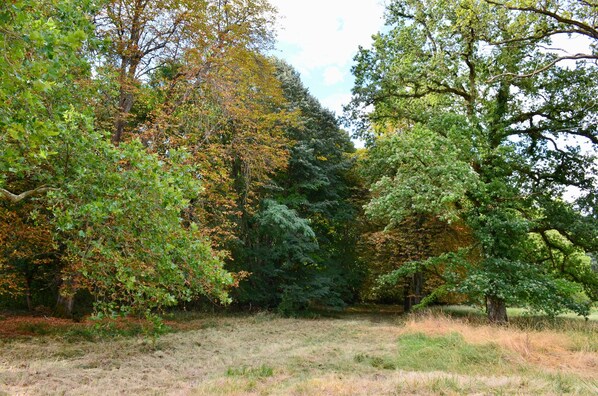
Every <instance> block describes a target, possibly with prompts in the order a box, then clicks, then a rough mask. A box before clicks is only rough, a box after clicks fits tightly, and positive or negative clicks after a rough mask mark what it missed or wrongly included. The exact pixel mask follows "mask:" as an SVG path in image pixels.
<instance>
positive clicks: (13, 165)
mask: <svg viewBox="0 0 598 396" xmlns="http://www.w3.org/2000/svg"><path fill="white" fill-rule="evenodd" d="M95 12H96V10H95V9H94V8H93V7H92V3H91V2H77V3H74V2H71V1H47V2H46V1H42V2H32V1H27V0H23V1H16V2H12V4H6V5H4V4H3V5H2V6H0V29H1V30H2V33H3V34H2V37H1V38H0V44H1V45H2V47H3V48H4V49H5V50H6V51H5V54H4V56H3V57H2V59H1V60H0V75H1V76H2V78H1V79H0V98H1V99H2V101H1V103H0V115H1V118H0V127H1V134H0V144H2V148H3V149H2V151H1V152H0V171H1V173H0V188H1V190H0V199H1V201H0V213H1V214H2V215H3V218H2V221H0V232H1V233H2V235H0V246H1V248H0V253H1V255H0V271H1V272H2V274H3V275H4V274H8V275H10V279H9V280H11V282H10V283H9V285H8V286H10V287H11V288H12V289H10V290H9V291H14V292H16V293H21V292H22V291H23V290H24V291H25V293H26V296H27V298H28V302H29V303H30V301H31V298H30V297H31V292H32V287H31V285H32V281H33V280H35V279H36V277H37V275H39V274H40V273H42V272H43V271H44V269H47V268H49V267H50V265H47V264H49V262H48V261H49V260H51V264H52V265H53V268H52V277H53V278H54V279H58V280H60V282H59V283H60V286H59V287H60V294H59V297H58V301H59V302H63V303H64V305H65V308H66V311H71V309H72V306H73V297H74V295H75V293H76V292H77V291H79V290H88V291H89V292H90V293H91V294H92V295H93V296H94V297H95V298H96V309H97V310H98V311H99V312H101V313H103V314H127V313H136V314H145V315H148V316H149V317H152V315H154V314H155V313H156V311H158V310H159V309H160V308H162V307H165V306H171V305H175V304H176V303H177V302H178V301H181V300H189V299H191V298H193V297H195V296H197V295H206V296H209V297H210V298H214V299H218V300H220V301H223V302H226V301H227V294H226V292H227V289H228V287H229V286H230V285H231V284H232V283H233V280H232V278H231V276H230V274H228V273H227V272H226V271H224V270H223V268H222V267H223V263H222V260H221V258H220V257H219V256H218V255H217V254H215V253H214V252H213V251H212V250H211V248H210V243H209V241H206V239H205V238H204V237H203V236H202V235H200V233H199V231H198V228H199V227H198V225H197V223H196V222H195V221H193V220H188V219H187V221H185V219H183V214H184V213H185V212H186V211H187V210H188V209H189V207H190V199H191V198H193V197H194V196H196V195H197V194H198V191H199V190H200V185H199V181H198V177H197V175H198V170H197V169H196V168H194V167H193V166H189V165H188V164H187V163H186V154H185V152H184V150H174V149H173V150H172V151H171V155H170V156H169V157H168V159H163V160H160V159H159V158H157V156H155V155H152V154H149V153H148V152H147V150H146V149H145V148H144V147H143V146H142V145H141V143H139V141H132V142H127V143H123V144H122V145H121V147H120V148H117V147H114V146H113V145H112V144H111V143H110V142H109V139H108V136H107V135H106V134H105V133H103V132H101V131H100V130H98V129H97V126H96V125H95V124H94V121H95V120H94V117H93V110H92V109H91V108H90V103H92V100H91V98H92V96H93V93H94V87H95V85H94V84H93V83H92V80H91V67H90V66H89V63H88V59H87V57H88V56H90V52H88V51H91V49H92V48H93V45H94V42H93V41H92V40H91V39H88V37H91V33H92V31H93V29H92V26H91V25H90V23H89V20H90V16H91V15H93V14H95ZM11 219H14V221H10V220H11ZM9 221H10V222H9ZM16 235H18V236H19V238H15V236H16ZM3 281H4V279H3ZM23 285H25V287H23ZM3 292H4V290H3ZM67 313H70V312H67Z"/></svg>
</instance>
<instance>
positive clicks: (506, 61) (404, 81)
mask: <svg viewBox="0 0 598 396" xmlns="http://www.w3.org/2000/svg"><path fill="white" fill-rule="evenodd" d="M513 4H515V3H507V5H506V6H504V7H498V6H496V5H494V4H492V3H491V2H485V1H470V0H465V1H457V2H445V1H436V0H430V1H425V2H419V1H418V2H416V1H409V0H403V1H393V2H391V3H390V4H389V6H388V8H387V30H385V31H384V32H383V33H379V34H377V35H376V36H375V37H374V42H373V45H372V48H371V49H361V50H360V52H359V53H358V55H357V57H356V62H357V64H356V66H355V68H354V74H355V77H356V85H355V88H354V90H353V100H352V103H351V105H350V106H349V107H348V110H349V111H350V112H351V115H352V116H353V117H354V119H355V120H356V122H357V126H358V127H359V129H358V131H359V134H360V136H364V137H365V138H367V139H368V141H369V144H370V147H371V155H372V156H373V158H375V160H373V161H372V165H371V166H372V167H371V171H370V172H374V175H375V180H374V182H373V183H372V192H373V197H372V200H371V201H370V203H369V204H368V205H367V212H368V213H369V214H370V215H371V216H374V217H376V218H380V219H385V221H386V222H387V224H388V227H394V226H396V225H398V224H399V223H400V222H401V221H402V220H403V219H405V218H406V217H408V216H414V215H420V214H423V215H428V216H433V217H436V218H438V219H439V220H441V221H445V222H447V223H456V224H462V225H463V226H464V227H466V228H467V229H468V230H469V231H468V232H470V233H471V234H472V235H473V236H474V242H473V243H471V244H470V245H469V246H467V247H463V248H461V249H459V250H457V251H451V252H446V253H445V254H443V255H441V256H439V257H437V258H430V259H429V260H424V261H419V262H413V264H412V265H408V266H405V267H403V268H401V269H399V270H398V271H396V272H394V273H393V274H392V275H389V276H388V277H386V278H385V280H386V281H389V280H391V279H396V278H400V277H401V276H405V275H406V274H408V273H411V272H413V271H417V270H418V269H419V268H421V267H427V266H437V265H445V266H446V267H445V269H444V278H445V281H446V286H443V288H445V289H446V290H452V291H459V292H461V293H464V294H466V295H468V296H469V297H470V298H471V299H473V300H478V301H479V300H480V299H482V298H483V299H485V300H486V302H487V307H488V313H489V316H490V318H491V319H492V320H496V321H505V320H506V310H505V306H506V304H518V305H519V304H524V305H528V306H531V307H532V308H535V309H538V310H543V311H546V312H549V313H555V312H559V311H561V310H563V309H573V310H575V311H577V312H578V313H580V314H585V313H587V304H584V302H583V301H581V300H579V292H580V291H581V290H582V289H583V288H584V287H585V288H586V289H587V290H590V294H593V293H594V292H593V291H591V290H594V288H595V285H596V283H595V279H596V274H595V273H591V271H588V270H582V271H581V272H583V273H585V274H587V275H588V276H587V277H581V276H571V275H570V273H571V272H577V270H572V269H571V267H569V268H570V269H571V270H568V269H567V267H568V266H569V265H572V266H578V265H580V262H579V261H577V260H568V259H564V258H563V255H566V253H565V252H566V251H567V250H568V249H569V248H571V249H574V250H576V251H578V252H580V253H581V254H582V256H584V253H583V252H592V251H595V250H596V247H597V246H596V242H597V241H598V238H597V236H598V234H597V230H598V227H597V224H598V223H597V218H596V213H595V208H596V201H595V197H596V179H595V174H596V156H595V154H596V151H595V148H596V143H597V141H596V134H597V132H596V123H595V119H596V98H595V97H594V95H593V94H592V92H594V91H595V90H596V88H597V87H596V81H598V80H597V79H596V77H597V72H598V69H597V68H596V67H595V65H594V64H592V63H591V62H588V61H587V60H588V59H591V58H592V55H591V54H587V55H588V56H587V57H583V58H582V57H578V58H576V59H585V60H586V61H584V60H581V61H580V62H578V63H577V64H576V65H575V66H574V67H567V66H566V65H565V64H562V63H561V62H559V61H560V60H562V59H559V58H561V57H560V56H559V54H555V53H551V52H549V51H546V50H544V48H545V47H546V45H548V44H550V37H551V36H552V35H553V33H551V32H553V31H554V29H559V26H558V25H559V23H561V22H559V20H558V19H556V20H553V19H554V17H553V16H551V15H549V14H546V13H542V12H538V11H537V10H536V11H534V10H533V9H532V8H533V7H525V6H512V5H513ZM560 5H561V6H563V7H568V6H570V4H569V3H567V4H560ZM550 7H551V6H548V8H550ZM523 8H525V10H523ZM527 8H530V10H529V11H528V10H527ZM591 8H592V6H591V5H589V4H587V5H585V6H583V5H582V6H579V7H577V6H576V9H575V11H572V12H573V14H571V15H575V12H578V13H579V15H582V16H583V15H587V16H589V17H590V18H591V17H594V18H595V14H592V13H591ZM520 9H521V11H520ZM563 12H564V11H563ZM572 17H573V16H572ZM555 21H556V23H555ZM570 26H572V25H570ZM554 34H556V33H554ZM538 65H542V66H538ZM582 147H585V150H582ZM572 187H573V188H575V191H577V192H578V194H577V195H578V196H577V198H576V199H574V200H572V199H570V197H568V195H567V193H568V192H569V191H571V190H570V188H572ZM557 241H560V242H557ZM540 251H542V252H543V253H539V252H540ZM581 261H583V263H584V264H581V265H582V266H585V268H588V266H589V260H586V259H582V260H581ZM574 262H575V263H576V264H573V263H574ZM577 273H578V274H580V272H577Z"/></svg>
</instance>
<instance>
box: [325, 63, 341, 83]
mask: <svg viewBox="0 0 598 396" xmlns="http://www.w3.org/2000/svg"><path fill="white" fill-rule="evenodd" d="M344 79H345V73H343V72H342V71H341V70H340V69H339V68H338V67H336V66H329V67H327V68H326V70H324V84H325V85H327V86H330V85H334V84H337V83H339V82H341V81H343V80H344Z"/></svg>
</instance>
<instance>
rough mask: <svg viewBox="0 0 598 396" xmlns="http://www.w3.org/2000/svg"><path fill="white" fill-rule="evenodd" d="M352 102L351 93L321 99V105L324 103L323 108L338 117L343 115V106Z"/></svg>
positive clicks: (335, 94) (336, 94)
mask: <svg viewBox="0 0 598 396" xmlns="http://www.w3.org/2000/svg"><path fill="white" fill-rule="evenodd" d="M350 100H351V94H350V93H334V94H332V95H329V96H326V97H325V98H322V99H320V103H322V106H324V107H326V108H327V109H330V110H332V111H333V112H335V113H336V115H339V116H340V115H341V114H343V106H344V105H346V104H347V103H349V101H350Z"/></svg>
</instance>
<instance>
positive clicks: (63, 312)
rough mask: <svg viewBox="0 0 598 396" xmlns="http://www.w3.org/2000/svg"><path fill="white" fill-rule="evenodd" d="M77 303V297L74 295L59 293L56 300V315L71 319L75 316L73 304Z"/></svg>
mask: <svg viewBox="0 0 598 396" xmlns="http://www.w3.org/2000/svg"><path fill="white" fill-rule="evenodd" d="M74 305H75V298H74V296H71V295H68V296H63V295H62V294H59V295H58V300H56V315H57V316H60V317H64V318H69V319H71V318H72V317H73V306H74Z"/></svg>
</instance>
